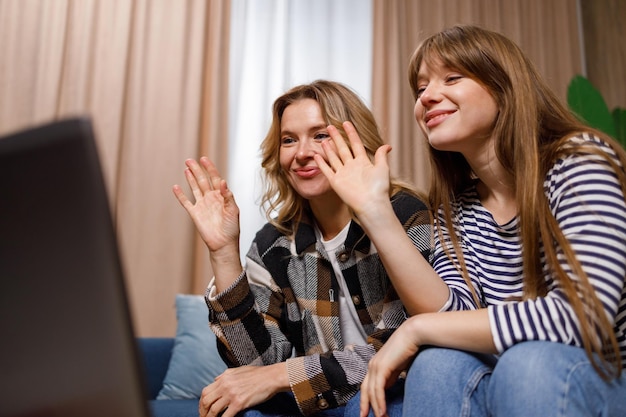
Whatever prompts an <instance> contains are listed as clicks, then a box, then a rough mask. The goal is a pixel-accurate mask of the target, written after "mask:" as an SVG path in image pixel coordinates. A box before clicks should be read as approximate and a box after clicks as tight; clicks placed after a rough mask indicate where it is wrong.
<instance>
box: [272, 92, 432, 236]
mask: <svg viewBox="0 0 626 417" xmlns="http://www.w3.org/2000/svg"><path fill="white" fill-rule="evenodd" d="M303 99H313V100H315V101H316V102H317V103H318V104H319V106H320V109H321V113H322V117H323V118H324V121H325V123H326V124H327V125H333V126H335V127H336V128H337V129H338V130H339V131H340V132H341V134H342V135H343V137H344V138H345V137H346V135H345V131H344V130H343V127H342V123H343V122H344V121H350V122H352V124H353V125H354V127H355V129H356V131H357V132H358V134H359V137H360V138H361V141H362V142H363V146H364V147H365V150H366V151H367V155H368V156H369V157H370V159H371V160H373V158H374V154H375V153H376V150H377V149H378V148H379V147H380V146H382V145H383V143H384V142H383V139H382V137H381V134H380V132H379V129H378V125H377V123H376V120H375V119H374V115H373V114H372V112H371V111H370V110H369V109H368V108H367V106H366V105H365V103H364V102H363V101H362V100H361V99H360V98H359V96H358V95H357V94H356V93H355V92H354V91H352V90H351V89H350V88H348V87H347V86H345V85H343V84H341V83H338V82H335V81H328V80H317V81H314V82H312V83H310V84H303V85H299V86H296V87H293V88H291V89H290V90H288V91H287V92H285V93H284V94H283V95H282V96H280V97H278V98H277V99H276V100H275V101H274V105H273V107H272V123H271V125H270V128H269V131H268V132H267V135H266V136H265V139H264V140H263V142H262V143H261V155H262V162H261V166H262V168H263V174H264V192H263V195H262V197H261V205H262V207H263V208H264V209H265V215H266V217H267V219H268V221H269V222H270V223H272V224H273V225H274V226H275V227H276V228H278V229H279V230H281V231H282V232H283V233H285V234H288V235H293V233H294V232H295V228H296V227H297V224H298V222H299V221H300V220H301V219H302V216H303V214H304V212H305V210H308V207H309V206H308V202H307V200H306V199H304V198H302V197H301V196H300V195H299V194H298V193H297V192H296V191H295V190H294V189H293V187H292V186H291V185H290V184H289V181H288V179H287V175H286V173H285V172H284V171H283V169H282V167H281V166H280V144H281V121H282V116H283V113H284V111H285V109H286V108H287V107H288V106H289V105H291V104H293V103H295V102H297V101H299V100H303ZM390 190H391V192H390V194H391V196H393V195H395V194H396V193H398V192H399V191H406V192H409V193H412V194H414V195H417V196H419V193H418V192H417V191H416V190H415V189H414V188H413V187H412V186H410V185H409V184H408V183H406V182H403V181H400V180H398V179H395V178H392V179H391V188H390ZM423 200H424V201H426V199H425V198H423Z"/></svg>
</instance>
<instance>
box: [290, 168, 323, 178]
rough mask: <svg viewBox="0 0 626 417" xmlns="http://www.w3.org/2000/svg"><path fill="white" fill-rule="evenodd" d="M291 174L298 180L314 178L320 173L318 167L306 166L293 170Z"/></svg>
mask: <svg viewBox="0 0 626 417" xmlns="http://www.w3.org/2000/svg"><path fill="white" fill-rule="evenodd" d="M293 172H295V174H296V175H297V176H298V177H300V178H313V177H314V176H316V175H317V174H319V173H320V172H321V171H320V169H319V168H318V167H314V166H307V167H301V168H296V169H294V170H293Z"/></svg>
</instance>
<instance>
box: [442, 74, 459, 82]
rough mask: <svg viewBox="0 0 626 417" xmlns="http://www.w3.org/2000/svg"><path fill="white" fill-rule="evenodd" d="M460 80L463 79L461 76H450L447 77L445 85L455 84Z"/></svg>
mask: <svg viewBox="0 0 626 417" xmlns="http://www.w3.org/2000/svg"><path fill="white" fill-rule="evenodd" d="M462 78H463V76H462V75H461V74H452V75H448V76H447V77H446V82H447V83H455V82H457V81H459V80H460V79H462Z"/></svg>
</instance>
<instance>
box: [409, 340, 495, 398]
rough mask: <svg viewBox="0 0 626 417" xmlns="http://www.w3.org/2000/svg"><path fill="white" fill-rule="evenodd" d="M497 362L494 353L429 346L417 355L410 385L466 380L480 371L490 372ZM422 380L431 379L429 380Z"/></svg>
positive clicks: (436, 385)
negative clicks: (425, 382) (486, 353)
mask: <svg viewBox="0 0 626 417" xmlns="http://www.w3.org/2000/svg"><path fill="white" fill-rule="evenodd" d="M494 364H495V359H493V356H492V355H479V354H472V353H468V352H465V351H461V350H455V349H445V348H438V347H429V348H426V349H424V350H423V351H421V352H420V353H419V354H418V355H417V357H416V358H415V361H414V362H413V364H412V365H411V368H410V369H409V373H408V375H407V385H411V386H413V387H414V386H422V387H424V386H429V387H433V389H439V388H437V387H438V386H444V387H447V386H450V385H451V384H453V383H454V381H458V382H459V383H460V384H464V383H467V381H468V380H469V379H471V378H472V377H473V376H474V375H476V374H480V375H484V374H486V373H489V372H490V371H491V367H492V366H493V365H494ZM420 381H428V384H424V383H420Z"/></svg>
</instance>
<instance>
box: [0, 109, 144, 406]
mask: <svg viewBox="0 0 626 417" xmlns="http://www.w3.org/2000/svg"><path fill="white" fill-rule="evenodd" d="M144 393H145V390H144V385H143V377H142V374H141V372H140V369H139V361H138V354H137V349H136V345H135V338H134V335H133V331H132V326H131V322H130V314H129V308H128V304H127V299H126V294H125V283H124V280H123V274H122V267H121V262H120V259H119V256H118V248H117V242H116V237H115V233H114V228H113V225H112V220H111V214H110V208H109V202H108V199H107V193H106V190H105V186H104V181H103V177H102V173H101V168H100V163H99V159H98V153H97V150H96V146H95V142H94V139H93V133H92V128H91V124H90V122H89V120H88V119H81V118H77V119H71V120H64V121H60V122H55V123H51V124H48V125H45V126H40V127H37V128H34V129H30V130H27V131H23V132H20V133H17V134H14V135H11V136H9V137H5V138H2V139H0V416H64V417H71V416H82V417H85V416H89V417H95V416H107V417H113V416H115V417H122V416H134V417H136V416H147V415H148V412H147V410H148V409H147V402H146V401H145V395H144Z"/></svg>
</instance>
